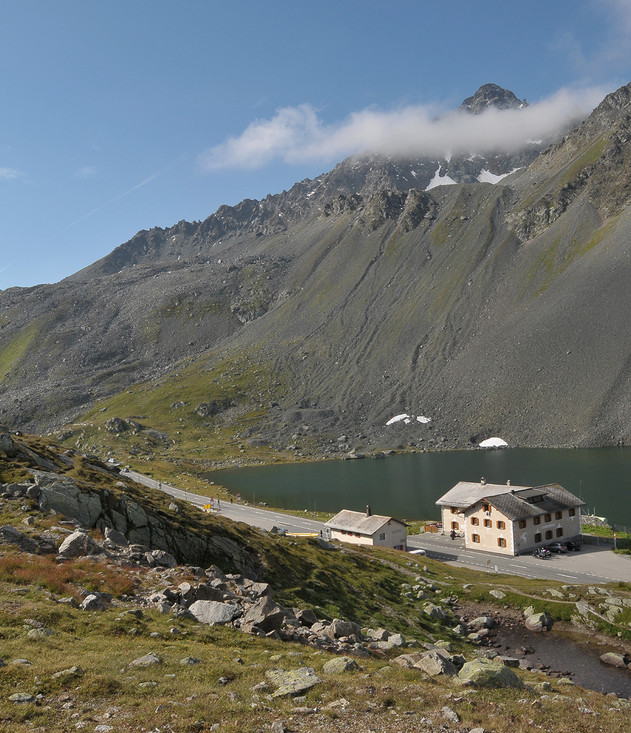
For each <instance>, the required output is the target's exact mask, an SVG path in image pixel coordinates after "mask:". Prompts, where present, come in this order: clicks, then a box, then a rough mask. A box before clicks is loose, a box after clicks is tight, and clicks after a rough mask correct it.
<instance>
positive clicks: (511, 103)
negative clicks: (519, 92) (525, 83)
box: [460, 84, 528, 115]
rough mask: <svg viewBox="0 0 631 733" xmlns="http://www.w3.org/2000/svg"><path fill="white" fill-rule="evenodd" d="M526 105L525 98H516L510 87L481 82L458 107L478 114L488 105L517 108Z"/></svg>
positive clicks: (500, 107) (498, 107)
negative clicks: (476, 89) (504, 87)
mask: <svg viewBox="0 0 631 733" xmlns="http://www.w3.org/2000/svg"><path fill="white" fill-rule="evenodd" d="M527 105H528V103H527V102H526V100H525V99H518V98H517V97H516V96H515V95H514V94H513V92H511V91H510V89H502V87H500V86H498V85H497V84H483V85H482V86H481V87H480V88H479V89H478V91H477V92H476V93H475V94H474V95H473V96H472V97H467V98H466V99H465V100H464V101H463V102H462V104H461V105H460V109H461V110H462V111H464V112H470V113H471V114H474V115H478V114H480V113H481V112H484V110H486V109H488V108H489V107H496V108H497V109H519V108H521V107H526V106H527Z"/></svg>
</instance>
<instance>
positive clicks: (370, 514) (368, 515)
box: [366, 504, 372, 517]
mask: <svg viewBox="0 0 631 733" xmlns="http://www.w3.org/2000/svg"><path fill="white" fill-rule="evenodd" d="M366 516H367V517H371V516H372V510H371V509H370V504H366Z"/></svg>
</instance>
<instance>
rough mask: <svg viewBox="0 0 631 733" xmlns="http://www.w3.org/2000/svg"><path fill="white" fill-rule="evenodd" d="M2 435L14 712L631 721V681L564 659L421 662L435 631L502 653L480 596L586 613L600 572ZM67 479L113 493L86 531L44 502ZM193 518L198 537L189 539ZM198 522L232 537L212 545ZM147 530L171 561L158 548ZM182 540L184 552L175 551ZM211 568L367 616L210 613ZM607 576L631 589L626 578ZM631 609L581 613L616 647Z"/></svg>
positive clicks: (166, 723)
mask: <svg viewBox="0 0 631 733" xmlns="http://www.w3.org/2000/svg"><path fill="white" fill-rule="evenodd" d="M0 444H1V447H2V450H1V451H0V482H1V483H2V486H3V493H2V496H1V497H0V524H1V525H2V526H0V609H1V610H2V613H1V615H0V619H1V620H0V639H2V645H1V651H0V678H1V679H2V685H1V689H2V693H1V694H0V719H1V720H2V725H3V728H4V729H6V730H11V731H33V730H41V731H44V730H46V731H67V730H71V729H82V728H86V729H89V730H99V731H105V730H113V731H125V730H129V731H143V730H146V731H149V730H151V731H164V732H165V733H166V732H167V731H177V732H180V731H201V730H221V731H228V732H229V731H234V732H235V733H236V732H237V731H238V732H239V733H243V732H244V731H252V733H254V731H259V730H274V731H281V730H282V731H293V730H295V731H300V730H303V731H337V730H339V731H341V730H344V731H357V732H359V731H366V730H379V731H419V730H422V731H435V730H441V731H444V732H449V731H454V732H455V731H461V730H463V729H464V730H472V729H474V728H480V729H484V730H493V731H498V732H502V731H511V730H515V729H517V730H522V729H525V725H527V726H528V727H529V728H531V727H533V726H534V727H535V728H541V729H543V730H551V729H554V730H555V731H560V732H561V733H562V732H564V731H568V732H569V731H575V730H576V725H577V716H579V717H578V720H580V730H582V731H597V730H603V729H606V730H608V731H623V730H626V725H627V717H628V701H627V700H623V699H618V698H616V697H615V696H614V697H611V696H610V697H606V696H604V695H602V694H599V693H594V692H591V691H588V690H583V689H580V688H578V687H575V686H573V685H572V684H571V681H570V680H567V679H562V678H560V677H559V676H558V674H557V676H554V675H553V676H552V677H550V676H545V675H544V674H542V672H536V671H526V670H517V674H515V672H514V671H511V670H509V669H508V668H505V669H506V672H507V674H508V672H509V671H510V674H511V675H512V677H509V678H506V680H504V681H503V682H501V683H500V682H495V683H493V684H492V686H488V684H487V683H483V682H478V683H474V684H471V683H468V684H464V685H463V684H462V681H461V680H460V682H458V678H457V677H454V676H453V672H447V671H445V672H443V673H440V674H437V673H436V670H434V671H432V672H428V671H422V670H421V669H420V668H418V667H417V668H415V667H412V666H409V664H411V663H412V661H413V660H415V659H418V658H420V657H422V656H423V654H424V653H429V652H426V650H430V651H431V650H433V651H432V652H431V653H434V654H438V651H437V650H439V651H440V653H441V654H443V655H444V656H443V657H440V658H441V659H450V660H453V663H456V664H459V665H460V666H462V665H463V664H464V665H465V666H466V664H467V663H468V662H471V663H473V661H474V660H476V659H478V658H483V657H491V656H495V655H497V654H498V652H497V650H494V649H493V643H492V636H488V637H487V635H486V634H487V632H486V630H485V629H483V628H482V627H481V626H478V627H477V628H478V630H479V631H480V633H473V634H470V635H466V633H464V632H463V630H464V629H465V627H464V626H462V624H463V623H470V624H472V626H471V628H476V627H475V626H473V623H474V622H473V619H474V615H475V614H476V613H478V614H482V613H484V614H487V615H489V616H493V617H494V618H495V619H497V620H498V621H499V623H500V626H501V624H502V623H503V621H502V618H504V621H506V620H507V619H508V617H506V616H505V614H506V613H507V611H506V609H507V608H512V609H513V612H514V613H515V614H516V615H515V618H517V617H518V616H519V612H520V610H521V609H524V608H525V607H526V606H531V607H532V609H531V610H533V611H545V612H546V613H547V614H548V615H549V616H550V617H551V618H552V619H556V620H557V622H558V623H560V622H562V621H563V620H565V621H570V620H571V619H574V617H575V614H576V603H577V601H580V600H583V599H585V600H587V601H589V603H593V601H592V598H591V597H590V592H591V591H590V590H589V589H586V588H582V587H580V586H559V585H558V584H549V586H547V587H546V589H543V588H542V585H541V582H540V581H533V580H525V579H519V578H515V577H512V576H511V577H508V576H496V575H493V576H491V575H488V574H484V573H475V572H471V571H467V570H463V569H458V568H453V567H448V566H445V565H442V564H441V563H439V562H436V561H431V560H429V559H426V558H422V559H421V561H420V562H419V560H418V559H416V558H415V559H412V558H411V557H410V556H409V555H405V554H403V553H397V552H395V551H387V550H373V549H368V548H365V549H361V548H355V549H351V548H343V547H339V546H330V545H328V543H320V542H317V541H314V540H302V541H301V540H295V539H291V538H286V537H278V536H274V535H271V534H269V533H266V532H260V531H258V530H254V529H251V528H249V527H246V526H245V525H241V524H235V523H231V522H229V521H227V520H222V519H221V518H220V517H216V516H211V515H207V514H204V513H202V512H200V511H199V510H197V509H195V508H194V507H192V506H188V505H186V504H185V503H183V502H176V503H169V499H168V497H164V496H163V495H162V494H157V493H154V492H152V491H151V490H149V489H147V488H145V487H141V486H139V485H137V484H135V483H134V482H132V481H130V480H129V479H127V478H125V477H124V476H122V475H120V474H118V472H117V471H116V470H114V469H112V468H111V467H108V466H107V465H106V464H103V463H101V462H100V461H98V459H96V458H95V457H91V456H85V455H82V454H79V453H77V452H73V451H70V452H69V451H64V452H62V450H61V449H60V448H59V447H58V446H57V445H55V444H54V443H51V442H50V441H48V440H45V439H42V438H38V437H35V436H28V435H19V436H15V435H10V434H9V433H7V432H3V433H2V440H1V442H0ZM69 485H71V486H73V487H75V488H79V494H78V495H77V496H79V497H80V498H79V499H78V500H77V501H76V502H75V504H73V505H70V504H69V505H68V506H73V507H74V511H76V512H78V511H80V510H81V507H85V506H88V505H90V506H94V499H95V497H98V502H99V506H100V509H99V510H98V512H95V513H94V514H93V515H92V516H93V525H92V526H85V527H84V530H85V533H81V532H76V531H75V530H76V527H77V525H78V522H77V520H76V518H73V517H71V516H68V515H64V514H60V513H59V512H56V511H54V510H51V509H47V508H46V507H47V506H49V502H50V501H52V500H53V499H51V496H52V495H51V494H50V493H47V492H50V491H52V490H53V489H54V492H57V493H55V496H56V497H57V499H59V496H60V495H61V493H62V488H63V486H65V487H66V488H67V487H68V486H69ZM20 486H22V487H23V488H22V489H20V488H19V487H20ZM24 491H26V493H24ZM54 492H53V493H54ZM36 496H39V498H38V499H35V498H34V497H36ZM47 502H48V503H47ZM132 504H133V506H134V507H135V508H134V510H133V512H131V511H128V510H129V509H130V507H131V506H132ZM125 507H126V508H127V509H125ZM124 511H127V515H126V516H127V521H128V524H127V531H128V534H129V536H130V537H133V538H134V542H135V544H132V545H130V546H129V548H127V547H123V545H122V544H120V545H117V544H116V543H117V542H119V541H120V538H118V539H117V535H116V534H111V531H112V525H111V524H108V521H109V519H112V520H113V521H119V522H120V521H121V520H120V517H121V516H123V514H122V512H124ZM141 512H144V516H145V517H148V518H149V521H148V526H150V527H151V528H152V532H150V533H149V534H146V537H147V538H148V539H152V540H154V541H155V542H156V543H157V544H158V545H160V544H161V543H166V544H163V546H162V547H159V546H158V547H152V546H151V545H149V544H147V545H146V546H145V547H144V549H143V550H142V551H141V550H140V545H139V544H138V540H139V538H140V535H139V534H138V532H139V531H140V529H141V528H142V527H145V526H147V523H146V522H145V523H144V524H143V522H141V521H140V520H138V519H136V523H135V524H134V523H133V522H132V521H131V519H130V517H131V516H132V515H133V516H134V517H136V518H137V517H139V516H140V514H141ZM117 517H118V519H117ZM158 526H160V527H161V528H162V530H163V531H161V532H157V531H156V528H157V527H158ZM86 533H87V534H86ZM182 533H183V534H184V535H185V536H186V537H187V541H185V542H176V541H174V540H173V537H177V536H178V535H181V534H182ZM71 536H72V537H73V538H76V537H77V536H79V537H80V538H81V537H84V538H85V537H87V538H88V539H87V540H85V542H86V544H85V545H84V546H85V547H87V548H88V549H86V550H85V552H88V553H89V554H88V555H85V556H81V555H78V556H77V555H73V554H66V553H67V552H68V551H67V550H66V551H64V549H63V542H65V541H68V540H69V538H70V537H71ZM104 537H105V538H106V539H105V540H104V539H103V538H104ZM108 537H109V540H108V539H107V538H108ZM200 538H206V539H208V538H210V539H213V538H214V539H215V542H211V541H208V544H206V545H200V542H199V540H200ZM200 547H204V548H205V550H204V552H205V553H206V554H205V555H200ZM149 550H152V551H153V554H152V557H153V558H158V559H159V564H156V563H155V561H154V562H153V565H151V564H149V565H148V564H147V553H148V551H149ZM166 550H172V551H173V552H177V553H179V556H178V557H177V558H173V562H170V561H169V559H168V558H169V553H168V552H166ZM160 553H162V554H160ZM149 554H151V553H149ZM160 563H162V564H160ZM164 563H167V564H166V565H165V564H164ZM204 568H206V569H204ZM224 573H232V574H228V575H224ZM208 578H215V579H217V580H218V581H219V580H220V579H222V578H223V579H224V581H225V582H224V581H222V582H219V583H218V584H217V583H215V585H214V587H216V588H217V589H219V588H221V587H224V586H226V585H227V586H228V588H232V592H233V595H232V596H231V597H232V598H233V599H235V600H234V601H233V602H235V601H236V600H238V599H239V595H238V593H239V592H240V591H239V590H238V589H239V588H247V587H250V588H252V589H255V588H256V589H257V592H264V593H267V592H268V591H267V590H265V588H266V586H265V582H262V581H268V582H269V583H270V584H271V587H272V589H273V594H274V599H275V601H276V602H277V603H281V604H283V606H285V607H289V608H291V607H293V608H294V610H297V609H303V610H304V612H305V613H307V611H308V610H309V609H311V611H312V612H315V615H316V617H317V619H318V622H319V623H320V625H321V626H322V628H324V629H326V628H327V624H329V623H330V622H331V620H332V619H343V620H344V623H346V622H354V623H357V624H359V625H360V626H361V627H363V631H362V634H361V639H362V641H361V643H356V644H353V643H352V640H350V639H348V640H347V639H345V638H339V639H337V638H334V637H327V636H326V634H325V635H323V636H322V635H321V636H317V635H316V636H313V635H312V636H311V637H309V638H311V639H312V640H311V641H310V642H307V641H306V639H307V637H305V641H303V643H296V641H295V640H294V641H292V640H291V638H292V637H291V635H290V632H289V631H288V630H289V629H291V628H292V627H286V626H283V627H282V628H280V630H278V631H272V632H269V633H267V634H264V633H262V632H261V631H260V630H259V633H258V634H257V632H256V629H252V631H251V632H249V633H244V631H245V630H246V626H245V625H244V624H243V621H242V622H241V628H239V626H235V625H232V624H228V625H217V624H215V625H207V624H204V623H199V621H198V620H197V619H196V618H193V617H192V616H191V614H190V612H188V611H187V609H186V606H185V605H184V606H183V605H181V604H185V603H186V602H185V600H184V596H185V595H186V594H190V593H191V592H192V590H194V588H195V587H197V585H198V584H203V581H205V580H207V579H208ZM248 578H249V579H248ZM252 583H254V585H252ZM257 583H258V585H257ZM608 592H609V593H611V595H612V597H617V598H619V599H620V601H621V602H622V601H625V602H626V600H628V599H631V593H630V589H628V588H626V587H617V588H614V589H613V592H612V591H608ZM235 593H236V594H237V595H234V594H235ZM493 594H495V595H496V596H498V598H501V604H502V606H501V607H500V606H494V605H493V604H494V603H495V602H496V600H495V598H494V597H493ZM498 594H499V595H498ZM176 598H179V599H180V601H179V602H178V603H175V604H173V603H172V602H169V603H166V599H171V601H172V600H173V599H176ZM244 600H245V599H243V600H242V601H240V602H244ZM248 603H251V602H250V601H248ZM219 605H223V604H219ZM628 605H629V606H631V603H630V604H628ZM190 608H191V610H192V608H193V607H192V606H191V607H190ZM430 609H435V610H432V611H431V612H430ZM436 609H437V610H436ZM305 618H307V616H305ZM485 618H486V617H485ZM630 620H631V608H629V607H627V609H626V610H625V611H623V612H622V613H617V614H616V617H615V619H613V620H612V619H609V620H608V619H606V618H604V617H603V618H601V617H599V616H597V615H592V616H591V617H584V618H583V619H582V623H583V624H584V625H585V628H590V629H591V631H590V633H591V634H593V633H594V632H595V631H599V632H600V633H610V634H612V635H614V636H612V637H611V643H610V645H609V648H610V649H612V650H616V649H619V648H620V646H619V645H620V636H622V637H626V638H627V639H628V638H629V637H630V636H631V633H630V632H629V621H630ZM484 623H489V622H487V621H485V622H484ZM460 627H461V628H460ZM305 628H306V627H305ZM313 628H315V626H314V627H313ZM368 628H372V629H380V631H379V632H378V634H377V635H376V636H375V637H373V638H386V637H388V634H387V633H385V637H384V632H383V630H384V629H387V630H388V632H389V634H390V636H389V638H390V640H391V641H390V642H383V641H381V642H371V641H370V637H369V636H368V634H369V633H372V632H369V631H368ZM349 629H350V627H349ZM357 629H359V626H358V627H357ZM482 632H484V633H482ZM329 633H331V632H329ZM356 633H359V631H357V632H356ZM616 634H617V636H615V635H616ZM399 635H401V636H399ZM355 638H360V637H355ZM614 638H615V641H614ZM316 639H320V641H316ZM404 640H405V641H404ZM335 652H336V653H335ZM415 655H416V656H415ZM439 656H440V655H439ZM498 658H499V657H498ZM333 660H337V662H336V663H335V664H334V665H331V664H329V663H331V662H333ZM406 660H407V661H406ZM445 664H447V662H445ZM450 664H452V662H450ZM406 665H407V666H406ZM496 666H497V667H498V668H500V669H501V665H496ZM305 669H311V671H310V672H308V673H305V672H304V670H305ZM445 669H446V670H449V667H446V668H445ZM463 669H464V667H463ZM279 670H281V671H284V672H292V674H294V675H298V674H307V676H308V679H309V682H308V685H307V687H305V688H304V690H303V691H302V692H297V691H294V692H293V693H290V692H289V693H283V692H282V690H281V688H280V687H279V686H278V685H279V682H278V680H279V675H281V674H282V672H279ZM309 675H310V676H309ZM459 675H460V673H459ZM313 677H316V678H317V681H314V680H313ZM502 679H503V678H502ZM509 680H510V683H509ZM515 680H516V681H515ZM294 682H295V681H294ZM312 683H313V684H312ZM497 685H499V686H497ZM524 685H525V686H524ZM97 726H98V727H97Z"/></svg>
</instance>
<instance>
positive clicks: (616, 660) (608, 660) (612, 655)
mask: <svg viewBox="0 0 631 733" xmlns="http://www.w3.org/2000/svg"><path fill="white" fill-rule="evenodd" d="M600 661H601V662H602V663H603V664H606V665H608V666H609V667H618V668H620V669H625V668H626V667H627V661H626V657H625V656H624V655H623V654H617V653H616V652H606V653H605V654H601V655H600Z"/></svg>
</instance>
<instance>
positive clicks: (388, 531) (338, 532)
mask: <svg viewBox="0 0 631 733" xmlns="http://www.w3.org/2000/svg"><path fill="white" fill-rule="evenodd" d="M324 526H325V527H327V529H328V530H329V536H330V538H331V539H332V540H339V541H340V542H349V543H351V544H353V545H373V546H375V547H391V548H393V549H395V550H405V549H406V548H407V525H406V523H405V522H402V521H401V520H400V519H395V518H394V517H386V516H383V515H381V514H373V513H372V512H371V511H370V507H366V511H365V512H354V511H351V510H350V509H342V511H341V512H338V513H337V514H336V515H335V516H334V517H332V518H331V519H329V521H328V522H326V523H325V525H324Z"/></svg>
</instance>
